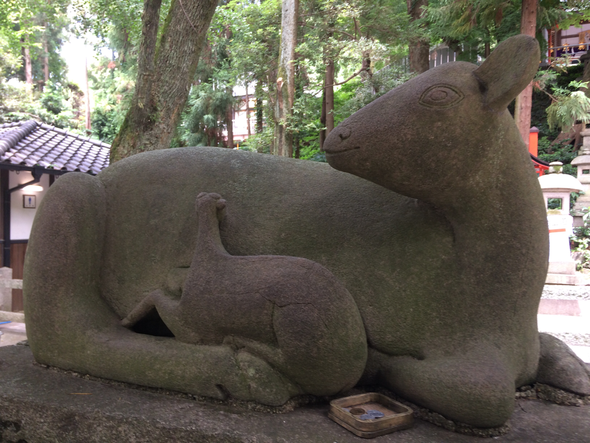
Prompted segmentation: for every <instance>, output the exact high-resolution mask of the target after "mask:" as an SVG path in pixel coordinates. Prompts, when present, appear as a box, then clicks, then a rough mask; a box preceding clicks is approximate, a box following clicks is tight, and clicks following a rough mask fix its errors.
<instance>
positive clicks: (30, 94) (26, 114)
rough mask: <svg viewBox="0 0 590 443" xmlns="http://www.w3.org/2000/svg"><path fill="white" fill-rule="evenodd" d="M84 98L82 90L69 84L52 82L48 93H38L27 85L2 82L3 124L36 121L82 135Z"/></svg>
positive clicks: (0, 107) (0, 115) (0, 116)
mask: <svg viewBox="0 0 590 443" xmlns="http://www.w3.org/2000/svg"><path fill="white" fill-rule="evenodd" d="M81 97H82V93H81V91H80V90H79V88H78V87H77V86H76V85H73V84H70V83H68V84H66V85H61V84H54V83H49V84H48V85H47V88H46V91H45V92H44V93H43V94H38V93H34V91H33V90H32V87H31V86H30V85H27V84H26V83H24V82H19V81H17V80H15V79H13V80H11V81H10V82H6V81H5V80H0V123H8V122H13V121H23V120H29V119H36V120H40V121H42V122H44V123H47V124H50V125H53V126H56V127H58V128H63V129H67V130H68V131H73V132H78V133H83V128H84V119H83V113H82V112H81V105H82V99H81Z"/></svg>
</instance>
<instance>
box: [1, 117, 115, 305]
mask: <svg viewBox="0 0 590 443" xmlns="http://www.w3.org/2000/svg"><path fill="white" fill-rule="evenodd" d="M109 152H110V146H109V145H107V144H105V143H101V142H98V141H95V140H90V139H89V138H87V137H82V136H79V135H75V134H72V133H68V132H67V131H64V130H63V129H59V128H55V127H53V126H49V125H45V124H42V123H38V122H36V121H34V120H28V121H26V122H14V123H6V124H2V125H0V189H1V192H0V198H1V200H2V202H1V205H0V208H1V211H2V216H1V217H0V225H1V226H0V238H1V240H0V241H1V242H2V258H1V265H2V266H6V267H9V268H12V271H13V275H12V276H13V278H15V279H21V278H23V265H24V259H25V252H26V250H27V243H28V241H29V234H30V232H31V227H32V224H33V219H34V217H35V213H36V211H37V207H38V206H39V204H40V203H41V201H42V200H43V196H44V195H45V192H47V189H48V188H49V186H51V185H52V183H53V182H54V181H55V180H56V179H58V178H59V176H61V175H63V174H66V173H68V172H83V173H87V174H92V175H95V174H98V173H99V172H100V171H101V170H102V169H104V168H106V167H107V166H108V164H109ZM47 259H48V260H51V257H47ZM12 309H13V311H22V309H23V298H22V290H20V289H14V290H13V297H12Z"/></svg>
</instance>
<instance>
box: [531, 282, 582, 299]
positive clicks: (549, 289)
mask: <svg viewBox="0 0 590 443" xmlns="http://www.w3.org/2000/svg"><path fill="white" fill-rule="evenodd" d="M542 298H548V299H553V300H558V299H559V300H590V286H567V285H546V286H545V288H544V289H543V296H542Z"/></svg>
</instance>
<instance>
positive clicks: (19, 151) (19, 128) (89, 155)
mask: <svg viewBox="0 0 590 443" xmlns="http://www.w3.org/2000/svg"><path fill="white" fill-rule="evenodd" d="M109 151H110V146H109V145H107V144H106V143H102V142H98V141H95V140H91V139H90V138H88V137H82V136H80V135H75V134H70V133H68V132H67V131H64V130H63V129H59V128H55V127H53V126H48V125H45V124H40V123H37V122H35V121H34V120H29V121H26V122H12V123H5V124H1V125H0V162H3V163H9V164H14V165H23V164H24V165H26V166H35V165H40V166H44V167H46V168H47V167H53V168H54V169H62V168H65V170H66V171H76V170H80V171H83V172H89V173H91V174H97V173H98V172H100V171H101V170H102V169H104V168H106V167H107V166H108V164H109Z"/></svg>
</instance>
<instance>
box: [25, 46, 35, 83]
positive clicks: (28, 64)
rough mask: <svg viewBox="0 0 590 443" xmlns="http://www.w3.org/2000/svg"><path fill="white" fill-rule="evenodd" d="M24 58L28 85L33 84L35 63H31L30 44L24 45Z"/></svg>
mask: <svg viewBox="0 0 590 443" xmlns="http://www.w3.org/2000/svg"><path fill="white" fill-rule="evenodd" d="M23 58H24V59H25V81H26V82H27V85H32V84H33V64H32V63H31V52H30V50H29V46H23Z"/></svg>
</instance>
